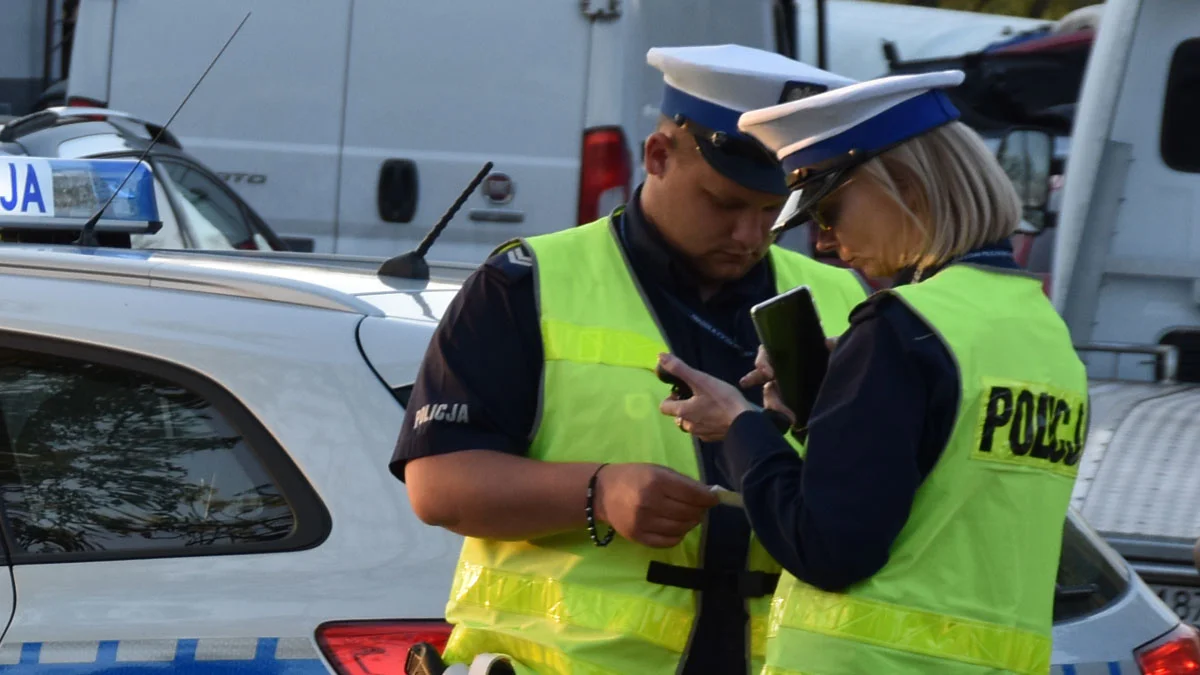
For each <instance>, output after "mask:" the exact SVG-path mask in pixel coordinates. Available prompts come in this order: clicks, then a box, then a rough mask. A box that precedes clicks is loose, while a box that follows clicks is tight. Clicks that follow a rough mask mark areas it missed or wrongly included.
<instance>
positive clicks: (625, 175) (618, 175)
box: [576, 128, 633, 225]
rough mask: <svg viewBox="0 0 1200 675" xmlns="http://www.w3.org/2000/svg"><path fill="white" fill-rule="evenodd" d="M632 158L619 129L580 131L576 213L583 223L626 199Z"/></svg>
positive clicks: (631, 170)
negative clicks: (577, 208) (580, 161)
mask: <svg viewBox="0 0 1200 675" xmlns="http://www.w3.org/2000/svg"><path fill="white" fill-rule="evenodd" d="M632 179H633V159H632V158H631V157H630V156H629V149H628V148H627V147H625V133H624V132H623V131H621V130H620V129H619V128H605V129H590V130H588V131H586V132H584V134H583V161H582V165H581V169H580V172H579V213H578V217H577V221H576V222H577V224H579V225H583V224H585V223H590V222H592V221H593V220H596V219H598V218H600V217H601V216H602V215H607V214H608V213H609V212H610V211H612V210H613V209H614V208H616V207H617V206H619V205H621V204H624V203H625V202H626V201H628V200H629V190H630V188H629V182H630V181H631V180H632Z"/></svg>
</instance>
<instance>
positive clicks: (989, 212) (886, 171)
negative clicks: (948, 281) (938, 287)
mask: <svg viewBox="0 0 1200 675" xmlns="http://www.w3.org/2000/svg"><path fill="white" fill-rule="evenodd" d="M860 171H862V172H864V173H865V174H866V175H869V176H871V177H872V178H873V179H875V181H877V182H878V183H879V185H880V186H881V187H882V188H883V189H884V191H885V192H886V193H887V194H888V195H889V196H891V197H892V198H893V199H895V200H896V203H897V204H899V205H900V207H901V208H902V209H903V211H904V212H905V214H906V215H908V217H909V218H910V219H911V221H912V222H913V223H914V224H915V225H916V227H917V230H918V231H919V232H920V233H921V235H922V239H923V241H922V242H921V245H920V246H919V247H918V250H916V251H911V252H910V259H908V260H906V261H904V262H905V264H906V265H916V266H917V267H918V268H925V267H929V266H932V265H940V264H942V263H945V262H947V261H949V260H951V259H952V258H954V257H956V256H960V255H962V254H964V253H967V252H968V251H971V250H974V249H977V248H980V247H981V246H985V245H987V244H994V243H996V242H999V241H1001V240H1003V239H1004V238H1006V237H1008V236H1009V235H1011V234H1012V233H1013V232H1014V231H1016V229H1017V226H1018V225H1019V224H1020V222H1021V200H1020V197H1018V196H1017V191H1016V189H1015V188H1014V187H1013V184H1012V181H1011V180H1009V178H1008V174H1006V173H1005V172H1004V169H1002V168H1001V167H1000V164H999V163H998V162H997V161H996V158H995V156H994V155H993V154H992V152H991V151H990V150H988V147H987V146H986V145H985V144H984V142H983V139H981V138H980V137H979V135H978V134H976V133H975V132H974V131H972V130H971V129H970V128H968V127H967V126H966V125H964V124H962V123H961V122H951V123H950V124H947V125H945V126H942V127H939V128H937V129H935V130H933V131H931V132H929V133H926V134H922V135H921V136H918V137H916V138H914V139H911V140H909V141H906V142H904V143H903V144H901V145H899V146H896V147H895V148H892V149H891V150H889V151H887V152H885V153H884V154H883V155H881V156H879V157H876V158H875V159H872V160H871V161H869V162H867V163H865V164H863V166H862V167H861V168H860Z"/></svg>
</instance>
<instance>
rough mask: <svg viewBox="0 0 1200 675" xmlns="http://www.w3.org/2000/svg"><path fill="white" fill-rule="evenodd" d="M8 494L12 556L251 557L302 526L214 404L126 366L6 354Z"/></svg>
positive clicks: (1, 381)
mask: <svg viewBox="0 0 1200 675" xmlns="http://www.w3.org/2000/svg"><path fill="white" fill-rule="evenodd" d="M0 492H2V497H3V499H2V503H3V505H4V511H5V518H6V520H7V524H8V528H9V533H10V536H11V538H12V540H13V541H14V543H15V550H14V556H16V555H18V554H26V555H27V556H29V557H32V558H35V559H41V558H42V557H44V556H47V555H53V554H63V553H85V552H88V553H95V552H124V553H135V554H137V553H141V552H146V551H148V550H163V549H166V550H168V552H169V551H172V550H184V549H189V548H205V547H229V546H235V547H238V546H240V547H246V546H254V545H257V544H264V543H270V542H278V541H279V540H283V539H285V538H288V537H289V535H291V534H293V532H294V531H295V529H296V527H297V522H298V517H297V515H296V511H295V509H294V505H293V504H290V503H289V501H288V499H287V498H285V495H284V491H283V489H282V488H281V487H280V485H279V484H278V483H277V482H276V481H275V480H273V478H272V472H269V471H267V469H266V468H265V467H264V465H263V464H262V463H261V462H260V461H259V459H258V456H257V455H256V453H255V452H254V451H252V449H251V447H250V444H249V443H248V441H247V439H246V438H245V437H243V435H242V434H241V433H239V432H238V430H237V429H235V428H234V427H233V426H232V425H231V424H230V422H229V421H228V419H227V418H226V417H225V416H224V415H222V413H221V412H220V411H218V410H217V409H216V408H215V407H214V405H213V404H212V402H211V401H209V400H206V399H205V398H204V397H202V396H201V395H199V394H197V393H195V392H194V391H192V390H190V389H188V388H185V387H184V386H181V385H179V384H176V383H174V382H172V381H169V380H167V379H164V378H162V377H158V376H151V375H148V374H145V373H142V372H135V371H133V370H129V369H126V368H122V367H116V366H112V365H105V364H101V363H96V362H92V361H87V360H82V359H76V358H67V357H65V356H59V355H50V354H41V353H34V352H30V351H23V350H18V349H11V348H6V347H0Z"/></svg>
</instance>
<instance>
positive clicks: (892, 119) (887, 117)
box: [781, 89, 960, 173]
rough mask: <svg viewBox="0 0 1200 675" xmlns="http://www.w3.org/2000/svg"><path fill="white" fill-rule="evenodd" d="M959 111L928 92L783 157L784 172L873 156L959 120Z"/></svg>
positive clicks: (937, 94)
mask: <svg viewBox="0 0 1200 675" xmlns="http://www.w3.org/2000/svg"><path fill="white" fill-rule="evenodd" d="M959 116H960V113H959V112H958V108H956V107H954V104H953V103H951V102H950V99H949V98H948V97H947V96H946V94H945V93H943V92H942V91H941V90H939V89H934V90H932V91H927V92H925V93H924V94H920V95H919V96H914V97H912V98H910V99H908V100H907V101H905V102H903V103H901V104H899V105H896V106H893V107H892V108H889V109H887V110H885V111H883V112H882V113H879V114H878V115H876V116H874V117H872V118H871V119H869V120H867V121H865V122H863V123H861V124H859V125H857V126H853V127H850V128H849V129H847V130H845V131H843V132H842V133H840V134H838V135H836V136H833V137H830V138H827V139H825V140H823V141H821V142H819V143H816V144H814V145H811V146H809V147H807V148H802V149H800V150H797V151H796V152H794V153H792V154H790V155H788V156H787V157H784V158H783V160H782V162H781V163H782V164H783V170H784V172H786V173H791V172H793V171H795V170H796V169H803V168H806V167H810V166H815V165H818V164H821V163H822V162H826V161H828V160H830V159H834V158H836V157H840V156H842V155H844V154H846V153H848V152H850V151H851V150H859V151H861V152H867V153H873V152H875V151H878V150H882V149H884V148H889V147H891V146H893V145H896V144H897V143H901V142H903V141H907V140H908V139H910V138H913V137H915V136H919V135H921V134H923V133H925V132H926V131H929V130H930V129H934V128H936V127H939V126H941V125H943V124H946V123H947V122H953V121H954V120H956V119H958V118H959Z"/></svg>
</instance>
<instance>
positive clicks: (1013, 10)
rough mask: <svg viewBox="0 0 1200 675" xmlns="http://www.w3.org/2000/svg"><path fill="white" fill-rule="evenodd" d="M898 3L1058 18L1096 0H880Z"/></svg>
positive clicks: (1034, 17)
mask: <svg viewBox="0 0 1200 675" xmlns="http://www.w3.org/2000/svg"><path fill="white" fill-rule="evenodd" d="M879 1H880V2H889V3H892V4H896V5H916V6H918V7H937V8H939V9H957V10H961V11H965V12H983V13H985V14H1006V15H1008V16H1023V17H1027V18H1031V19H1049V20H1056V19H1061V18H1062V17H1064V16H1066V15H1067V14H1068V13H1069V12H1073V11H1075V10H1077V9H1079V8H1080V7H1086V6H1088V5H1095V4H1097V3H1096V0H879Z"/></svg>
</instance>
